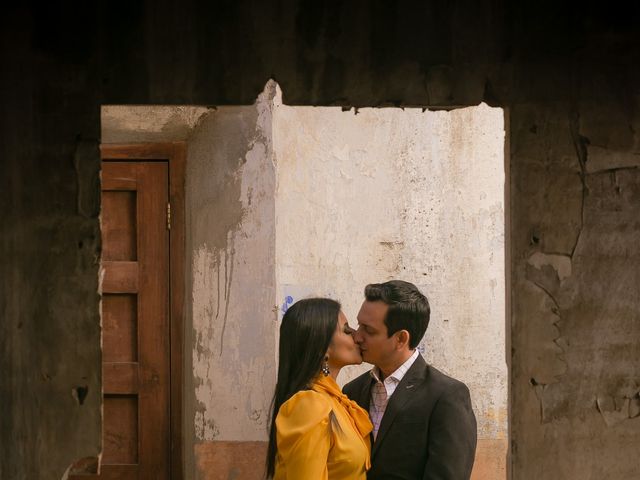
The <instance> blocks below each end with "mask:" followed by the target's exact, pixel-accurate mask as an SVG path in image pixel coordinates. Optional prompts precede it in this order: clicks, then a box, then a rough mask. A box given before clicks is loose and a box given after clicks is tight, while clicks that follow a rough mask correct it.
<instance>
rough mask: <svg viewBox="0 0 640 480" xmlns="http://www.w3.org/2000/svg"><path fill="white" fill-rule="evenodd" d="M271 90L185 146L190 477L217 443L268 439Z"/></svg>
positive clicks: (219, 115)
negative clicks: (188, 293) (186, 150)
mask: <svg viewBox="0 0 640 480" xmlns="http://www.w3.org/2000/svg"><path fill="white" fill-rule="evenodd" d="M274 92H275V84H273V83H270V84H268V85H267V88H266V90H265V92H264V93H263V94H262V95H260V97H259V98H258V100H257V102H256V104H255V105H253V106H248V107H221V108H219V109H217V110H215V111H212V112H211V113H209V114H207V116H206V117H205V118H203V119H202V120H201V122H200V124H199V126H198V128H197V129H196V130H195V131H194V133H193V135H192V136H191V138H190V141H189V143H188V157H187V178H186V193H187V200H186V209H187V253H188V256H189V258H188V264H189V265H190V269H189V279H190V280H189V285H188V287H187V292H190V293H191V298H190V299H189V310H190V312H189V315H188V318H189V319H190V322H191V326H190V327H188V328H187V330H188V332H187V338H186V346H187V352H188V354H187V356H188V357H189V360H188V364H187V366H186V371H187V372H193V378H192V379H189V375H187V378H188V381H187V382H186V392H185V395H186V402H185V405H186V408H185V424H186V426H187V440H188V441H187V445H186V446H185V447H186V448H185V451H186V452H187V471H188V474H189V478H209V477H207V475H211V474H212V473H211V472H212V471H215V470H216V469H218V468H220V466H219V465H216V464H214V465H208V464H207V463H206V459H207V458H208V456H211V455H210V453H209V452H215V449H216V448H220V447H219V445H220V442H229V441H231V442H239V441H242V442H248V441H252V440H264V439H265V436H266V433H265V432H266V428H267V427H266V425H267V423H266V422H267V416H268V407H269V403H270V401H271V396H272V395H273V384H274V379H275V366H274V361H273V360H274V358H275V313H274V305H275V251H274V248H275V222H274V215H275V212H274V196H273V195H274V187H275V165H274V163H273V153H272V146H271V108H272V97H273V95H274ZM191 439H193V440H191ZM194 452H197V455H196V453H194ZM194 455H196V458H194ZM212 458H216V457H215V455H213V457H212Z"/></svg>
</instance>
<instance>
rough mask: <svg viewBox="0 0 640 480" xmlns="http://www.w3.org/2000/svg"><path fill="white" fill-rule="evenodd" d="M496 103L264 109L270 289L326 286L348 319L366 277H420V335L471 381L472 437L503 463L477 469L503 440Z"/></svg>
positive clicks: (430, 350) (449, 367) (310, 290)
mask: <svg viewBox="0 0 640 480" xmlns="http://www.w3.org/2000/svg"><path fill="white" fill-rule="evenodd" d="M503 117H504V115H503V111H502V110H501V109H497V108H490V107H488V106H486V105H481V106H479V107H474V108H467V109H462V110H457V111H453V112H431V111H423V110H421V109H404V110H401V109H395V108H385V109H359V110H358V111H357V112H355V111H353V110H351V111H348V112H343V111H342V110H341V109H340V108H313V107H289V106H286V105H276V107H275V113H274V122H273V131H274V150H275V154H276V158H277V164H278V169H277V190H276V225H277V227H276V229H277V233H276V258H277V262H276V263H277V284H278V289H279V299H280V303H281V304H283V305H286V297H288V296H289V297H292V298H293V300H294V301H295V300H297V299H299V298H300V297H304V296H307V295H329V296H332V297H334V298H337V299H339V300H341V302H342V303H343V309H344V311H345V313H346V315H347V318H348V319H349V320H350V323H351V324H352V325H355V324H356V314H357V312H358V309H359V308H360V304H361V303H362V299H363V290H364V286H365V285H366V284H367V283H371V282H380V281H385V280H388V279H392V278H401V279H405V280H408V281H411V282H413V283H415V284H417V285H419V286H420V287H421V288H422V290H423V291H424V292H425V294H426V295H427V296H428V297H429V300H430V303H431V306H432V312H433V313H432V319H431V323H430V326H429V329H428V330H427V335H426V337H425V339H424V340H423V342H422V343H421V347H420V348H421V349H422V350H423V351H425V352H426V358H427V359H428V361H429V362H431V363H433V364H434V365H435V366H436V367H438V368H441V369H443V370H444V371H446V372H448V373H449V374H451V375H453V376H454V377H456V378H459V379H461V380H463V381H464V382H465V383H467V385H469V387H470V389H471V394H472V400H473V405H474V409H475V411H476V414H477V416H478V425H479V426H478V428H479V436H480V438H481V439H482V440H485V439H486V440H500V442H499V443H500V444H501V447H500V452H499V453H502V454H503V457H502V462H501V465H500V466H499V467H498V468H497V469H495V470H494V471H493V472H491V474H487V476H485V477H483V478H496V479H497V478H501V477H502V478H504V476H505V461H506V445H507V444H506V437H507V385H508V378H507V368H506V352H505V304H504V301H505V286H504V268H505V266H504V265H505V264H504V121H503ZM366 368H370V367H369V366H363V367H360V368H355V367H350V368H347V369H345V370H344V371H343V372H344V373H341V379H340V380H341V381H342V383H346V381H348V380H349V379H350V378H353V377H355V376H356V375H357V374H359V373H361V372H362V371H363V370H364V369H366Z"/></svg>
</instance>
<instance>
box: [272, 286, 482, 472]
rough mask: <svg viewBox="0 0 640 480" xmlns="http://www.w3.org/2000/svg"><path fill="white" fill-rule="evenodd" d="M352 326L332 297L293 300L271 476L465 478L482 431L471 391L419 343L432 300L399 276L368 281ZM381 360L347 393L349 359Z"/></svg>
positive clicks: (276, 404) (283, 331)
mask: <svg viewBox="0 0 640 480" xmlns="http://www.w3.org/2000/svg"><path fill="white" fill-rule="evenodd" d="M364 293H365V299H364V302H363V303H362V307H361V308H360V311H359V313H358V317H357V320H358V328H357V330H354V329H352V328H351V327H350V326H349V324H348V323H347V319H346V317H345V315H344V313H343V312H342V310H341V306H340V304H339V303H338V302H337V301H335V300H332V299H328V298H309V299H304V300H300V301H298V302H296V303H294V304H293V305H292V306H291V307H290V308H289V309H288V310H287V312H286V313H285V315H284V317H283V319H282V324H281V327H280V345H279V349H278V352H279V364H278V377H277V382H276V388H275V394H274V398H273V405H272V412H271V425H270V431H269V446H268V451H267V462H266V466H267V478H269V479H274V480H307V479H309V480H365V479H368V480H382V479H384V480H387V479H398V480H400V479H403V480H436V479H437V480H468V479H469V478H470V476H471V469H472V467H473V461H474V457H475V449H476V440H477V431H476V419H475V415H474V413H473V410H472V408H471V399H470V395H469V389H468V388H467V387H466V386H465V385H464V384H463V383H462V382H460V381H458V380H455V379H453V378H451V377H449V376H447V375H445V374H444V373H442V372H440V371H439V370H437V369H436V368H434V367H433V366H431V365H428V364H427V363H426V362H425V360H424V358H423V357H422V355H421V354H420V353H419V352H418V350H417V346H418V344H419V342H420V340H421V339H422V337H423V336H424V333H425V332H426V330H427V326H428V324H429V316H430V307H429V302H428V300H427V298H426V297H425V296H424V295H423V294H422V293H421V292H420V291H419V290H418V288H417V287H416V286H415V285H413V284H411V283H409V282H404V281H400V280H392V281H388V282H385V283H379V284H370V285H367V287H366V288H365V292H364ZM363 361H365V362H368V363H370V364H372V365H373V366H374V367H373V368H372V369H371V370H370V371H369V372H366V373H364V374H362V375H360V376H359V377H358V378H356V379H355V380H353V381H352V382H350V383H348V384H347V385H345V387H344V389H343V390H342V391H341V390H340V387H339V386H338V384H337V383H336V378H337V376H338V373H339V372H340V370H341V369H342V367H344V366H346V365H356V364H360V363H362V362H363Z"/></svg>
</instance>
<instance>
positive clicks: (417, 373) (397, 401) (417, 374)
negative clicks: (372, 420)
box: [367, 354, 427, 459]
mask: <svg viewBox="0 0 640 480" xmlns="http://www.w3.org/2000/svg"><path fill="white" fill-rule="evenodd" d="M426 373H427V364H426V362H425V361H424V359H423V358H422V355H420V354H418V358H416V360H415V362H413V365H411V368H409V370H408V371H407V373H406V375H405V376H404V377H402V380H401V381H400V383H399V384H398V386H397V387H396V389H395V391H394V392H393V395H391V398H389V402H388V403H387V408H386V409H385V411H384V416H383V417H382V421H381V422H380V428H379V429H378V435H377V437H376V441H375V442H374V444H373V449H372V451H371V458H372V459H373V458H374V457H375V455H376V453H377V451H378V449H379V448H380V444H381V443H382V442H383V440H384V437H385V435H386V434H387V432H388V431H389V427H390V426H391V424H392V423H393V421H394V419H395V418H396V415H397V414H398V412H400V411H401V410H402V408H403V407H404V405H405V403H407V401H408V400H409V399H410V398H411V396H412V394H413V393H414V392H413V389H415V388H417V385H419V384H420V383H421V382H422V381H423V380H424V378H425V376H426ZM369 391H371V384H369ZM369 398H371V395H370V394H369ZM367 405H368V404H367Z"/></svg>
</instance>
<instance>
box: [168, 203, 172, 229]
mask: <svg viewBox="0 0 640 480" xmlns="http://www.w3.org/2000/svg"><path fill="white" fill-rule="evenodd" d="M167 230H171V204H170V203H169V202H167Z"/></svg>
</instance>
